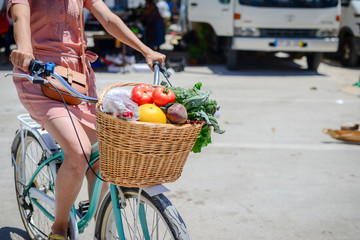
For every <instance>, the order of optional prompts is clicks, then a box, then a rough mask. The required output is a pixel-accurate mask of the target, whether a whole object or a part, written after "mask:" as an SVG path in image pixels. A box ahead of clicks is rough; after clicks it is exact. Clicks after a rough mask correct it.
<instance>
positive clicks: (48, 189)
mask: <svg viewBox="0 0 360 240" xmlns="http://www.w3.org/2000/svg"><path fill="white" fill-rule="evenodd" d="M25 136H26V137H25V138H24V144H22V142H21V141H20V138H19V139H17V143H16V142H15V143H16V148H15V151H14V156H15V160H16V167H14V179H15V189H16V198H17V202H18V207H19V211H20V216H21V219H22V221H23V223H24V226H25V228H26V231H27V232H28V234H29V236H30V238H31V239H37V240H38V239H47V234H49V233H50V231H51V226H52V223H53V222H52V221H51V220H50V218H48V217H47V216H46V215H45V214H44V212H43V211H41V210H40V209H39V208H38V207H37V206H36V204H35V203H34V202H32V201H31V200H30V198H29V197H28V195H27V193H26V192H25V184H29V182H30V179H31V177H32V175H33V174H34V173H35V171H36V170H37V168H38V164H39V162H40V161H42V160H44V159H45V154H44V152H45V150H44V148H43V147H42V146H41V144H40V143H39V141H38V140H37V139H36V137H35V136H34V135H33V134H32V133H31V132H27V133H25ZM23 148H24V149H23ZM23 150H24V152H23ZM23 153H24V155H23ZM31 185H32V187H35V188H37V189H38V190H39V191H41V192H42V193H45V194H47V195H48V196H49V197H51V198H54V187H55V183H54V177H53V175H52V173H51V171H50V168H49V166H45V167H44V168H43V169H42V170H41V171H40V172H39V173H38V174H37V175H36V177H35V178H34V179H33V180H32V182H31ZM36 203H38V204H40V205H42V206H43V207H44V209H45V210H46V211H48V212H49V213H50V214H52V215H53V216H54V210H52V209H51V208H50V207H48V206H46V204H42V202H41V201H39V200H36Z"/></svg>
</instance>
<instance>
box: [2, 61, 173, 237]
mask: <svg viewBox="0 0 360 240" xmlns="http://www.w3.org/2000/svg"><path fill="white" fill-rule="evenodd" d="M154 72H155V76H154V83H155V84H156V85H158V84H159V72H162V73H163V75H164V76H165V78H166V80H168V79H167V77H169V76H170V75H169V74H168V73H167V72H166V70H165V69H163V68H162V67H161V66H160V64H158V63H156V64H154ZM6 76H18V77H24V78H27V79H28V80H30V81H31V82H32V83H43V82H44V81H46V80H45V79H43V78H42V77H39V76H38V75H35V76H30V75H27V74H19V73H7V74H5V77H6ZM52 76H53V77H55V78H56V79H58V81H59V82H60V83H61V84H62V85H63V86H64V87H65V88H66V89H68V90H69V92H70V93H71V94H72V95H74V96H76V97H79V98H80V99H82V100H83V101H87V102H89V103H94V102H97V99H95V98H90V97H87V96H85V95H82V94H79V93H78V92H76V90H75V89H72V88H71V86H69V85H68V84H67V82H66V81H65V80H64V79H63V78H62V77H61V76H60V75H59V74H57V73H55V72H53V73H52ZM169 83H170V82H169ZM18 119H19V121H20V127H21V128H20V131H18V132H17V135H16V136H15V139H14V142H13V146H12V148H11V150H12V156H11V157H12V164H13V166H14V167H15V169H16V171H17V173H18V176H19V181H20V182H21V185H23V186H24V190H23V191H24V193H23V194H25V195H26V196H27V197H29V199H30V200H31V202H32V203H33V204H34V205H35V206H36V207H38V208H39V209H40V210H41V211H42V212H43V213H44V214H45V215H46V216H47V217H48V218H49V219H51V220H52V221H54V219H55V216H53V215H52V214H51V213H49V212H48V211H47V210H46V209H45V207H44V206H43V205H41V204H40V203H39V202H38V201H37V200H39V201H40V202H42V203H44V204H46V205H47V206H48V207H50V208H51V209H53V210H55V199H53V198H51V197H49V196H48V195H46V194H45V193H43V192H42V191H40V190H39V189H37V188H35V187H33V181H34V179H35V178H36V176H37V174H39V173H40V172H41V171H42V169H43V168H44V167H45V166H49V168H50V171H51V173H52V176H54V183H55V181H56V175H57V167H58V164H61V163H62V162H63V161H64V153H63V151H62V149H61V148H60V147H59V146H58V145H57V144H56V143H55V142H54V140H53V139H52V137H51V136H50V135H49V134H48V133H47V131H45V130H42V129H41V126H40V125H39V124H37V123H36V122H35V121H34V120H33V119H32V118H31V117H30V116H29V114H22V115H19V116H18ZM28 132H30V133H32V134H33V135H34V137H35V138H36V139H37V140H38V141H39V143H40V145H41V146H42V147H43V149H44V152H43V158H42V159H41V161H40V162H39V163H38V167H37V169H36V171H35V172H34V173H33V175H32V176H31V177H30V180H29V182H25V180H24V176H25V174H26V173H25V169H26V168H25V167H23V171H22V172H20V169H19V167H18V165H17V163H16V159H15V150H16V147H17V143H19V142H18V141H21V144H22V146H25V141H26V137H27V136H26V134H27V133H28ZM21 157H22V159H24V158H25V147H22V153H21ZM98 159H99V151H98V149H97V150H95V151H92V154H91V157H90V161H89V165H91V166H92V165H93V164H94V163H95V162H96V161H97V160H98ZM97 174H98V176H99V173H97ZM101 188H102V181H101V180H100V179H99V178H96V179H95V183H94V186H93V191H92V195H91V198H90V205H89V209H88V212H87V213H86V214H84V216H80V219H79V220H78V221H77V220H76V216H77V213H76V209H75V206H73V207H72V210H71V212H70V216H69V227H70V228H71V230H72V231H71V233H72V236H70V237H71V239H78V234H79V233H83V231H84V229H85V227H86V226H87V224H88V223H89V221H90V220H91V219H92V218H93V217H94V215H95V213H96V210H97V208H98V205H99V204H98V203H99V198H100V192H101ZM51 189H52V191H53V193H54V194H55V186H52V188H51ZM109 191H110V194H111V201H112V203H113V204H112V205H113V211H114V217H115V224H116V228H117V231H118V235H119V238H120V239H121V240H125V235H124V227H123V223H122V219H121V208H122V207H123V206H125V204H126V203H125V196H124V194H123V191H122V187H119V186H115V185H113V184H111V185H110V189H109ZM141 191H145V192H146V193H147V194H148V195H150V196H155V195H158V194H161V193H164V192H167V191H169V190H168V189H167V188H165V187H164V186H163V185H155V186H149V187H145V188H140V189H139V197H140V194H141ZM119 196H120V199H119ZM101 204H102V202H101V203H100V206H101ZM137 208H138V209H136V212H139V216H138V217H139V220H140V224H141V228H142V229H143V234H144V238H145V239H147V240H148V239H150V237H149V231H148V229H147V223H146V217H145V215H146V214H145V210H144V206H143V205H142V204H140V201H139V200H138V206H137ZM136 224H137V221H135V225H136ZM134 229H136V228H134ZM135 234H136V233H134V236H136V235H135Z"/></svg>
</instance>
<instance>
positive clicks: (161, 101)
mask: <svg viewBox="0 0 360 240" xmlns="http://www.w3.org/2000/svg"><path fill="white" fill-rule="evenodd" d="M153 100H154V103H155V105H157V106H159V107H161V106H165V105H167V104H169V103H173V102H175V93H174V92H173V91H172V90H170V89H168V88H165V87H163V86H158V87H156V88H155V90H154V92H153Z"/></svg>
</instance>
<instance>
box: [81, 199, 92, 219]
mask: <svg viewBox="0 0 360 240" xmlns="http://www.w3.org/2000/svg"><path fill="white" fill-rule="evenodd" d="M89 205H90V201H89V200H85V201H80V202H79V205H78V212H79V213H80V215H81V216H84V215H85V214H86V213H87V212H88V210H89Z"/></svg>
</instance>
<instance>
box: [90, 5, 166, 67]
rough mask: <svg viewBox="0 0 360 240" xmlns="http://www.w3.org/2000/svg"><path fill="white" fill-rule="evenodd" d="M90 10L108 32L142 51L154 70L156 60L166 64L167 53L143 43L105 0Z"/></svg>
mask: <svg viewBox="0 0 360 240" xmlns="http://www.w3.org/2000/svg"><path fill="white" fill-rule="evenodd" d="M90 12H91V13H92V14H94V16H95V17H96V19H97V20H98V21H99V22H100V23H101V25H102V26H103V27H104V28H105V30H106V31H107V32H108V33H110V34H111V35H112V36H114V37H115V38H117V39H118V40H120V41H121V42H123V43H125V44H126V45H128V46H130V47H132V48H134V49H136V50H137V51H139V52H141V53H142V55H143V56H144V57H145V60H146V62H147V64H148V65H149V67H150V68H151V69H152V70H153V64H154V62H155V61H158V62H160V64H161V65H164V62H165V55H163V54H161V53H159V52H155V51H153V50H152V49H151V48H149V47H147V46H146V45H145V44H143V43H142V42H141V41H140V39H139V38H138V37H137V36H136V35H135V34H134V33H133V32H132V31H131V30H130V29H129V28H128V27H127V26H126V25H125V23H124V22H123V21H122V20H121V19H120V18H119V17H118V16H116V15H115V14H114V13H113V12H111V11H110V9H109V8H108V7H107V6H106V4H105V3H104V2H103V1H98V2H96V3H94V4H93V5H92V7H91V9H90ZM154 34H155V33H154Z"/></svg>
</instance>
